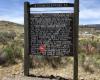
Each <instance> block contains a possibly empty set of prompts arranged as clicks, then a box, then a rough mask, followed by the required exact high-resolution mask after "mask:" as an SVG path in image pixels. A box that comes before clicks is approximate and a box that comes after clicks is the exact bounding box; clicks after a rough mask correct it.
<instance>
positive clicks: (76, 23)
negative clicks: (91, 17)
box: [74, 0, 79, 80]
mask: <svg viewBox="0 0 100 80" xmlns="http://www.w3.org/2000/svg"><path fill="white" fill-rule="evenodd" d="M78 26H79V0H75V1H74V37H75V40H74V80H78V30H79V29H78V28H79V27H78Z"/></svg>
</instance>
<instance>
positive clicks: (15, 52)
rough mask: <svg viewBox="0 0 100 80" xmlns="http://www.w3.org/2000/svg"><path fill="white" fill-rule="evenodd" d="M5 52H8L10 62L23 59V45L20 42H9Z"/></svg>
mask: <svg viewBox="0 0 100 80" xmlns="http://www.w3.org/2000/svg"><path fill="white" fill-rule="evenodd" d="M3 52H4V53H6V57H7V62H8V63H11V64H13V63H16V62H17V60H19V59H20V60H22V51H21V47H20V46H18V44H16V43H14V42H12V43H10V44H8V45H7V46H6V47H5V48H4V49H3Z"/></svg>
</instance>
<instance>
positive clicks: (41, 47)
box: [39, 44, 46, 54]
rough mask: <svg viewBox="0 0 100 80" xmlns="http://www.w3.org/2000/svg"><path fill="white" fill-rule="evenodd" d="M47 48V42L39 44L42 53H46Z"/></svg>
mask: <svg viewBox="0 0 100 80" xmlns="http://www.w3.org/2000/svg"><path fill="white" fill-rule="evenodd" d="M45 50H46V46H45V44H41V45H40V46H39V52H40V53H42V54H44V52H45Z"/></svg>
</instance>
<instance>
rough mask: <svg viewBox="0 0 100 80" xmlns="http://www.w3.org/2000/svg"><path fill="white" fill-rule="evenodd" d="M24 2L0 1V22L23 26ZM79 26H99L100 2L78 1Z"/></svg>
mask: <svg viewBox="0 0 100 80" xmlns="http://www.w3.org/2000/svg"><path fill="white" fill-rule="evenodd" d="M27 1H29V2H31V3H51V2H52V3H63V2H73V0H27ZM24 2H25V0H0V20H6V21H12V22H16V23H21V24H23V23H24V22H23V21H24V20H23V19H24V16H23V14H24V13H23V12H24V9H23V3H24ZM34 10H36V9H34ZM38 10H39V11H43V10H45V9H38ZM46 10H47V9H46ZM57 10H59V11H60V12H63V11H62V10H66V9H65V8H62V9H57ZM48 11H49V9H48ZM53 12H54V11H53ZM80 24H100V0H80Z"/></svg>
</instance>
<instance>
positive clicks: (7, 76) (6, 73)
mask: <svg viewBox="0 0 100 80" xmlns="http://www.w3.org/2000/svg"><path fill="white" fill-rule="evenodd" d="M30 74H35V75H37V76H40V77H33V76H29V77H27V76H24V75H23V67H22V63H20V64H18V65H13V66H9V67H0V80H67V79H65V78H68V79H69V80H72V79H70V78H72V76H73V66H72V65H67V66H66V68H59V69H57V70H54V69H51V68H49V67H45V68H37V69H30ZM41 75H42V76H41ZM51 75H52V76H51ZM43 76H47V77H44V78H41V77H43ZM48 76H49V77H48ZM54 76H57V77H54ZM59 76H61V77H59ZM62 77H63V78H62ZM79 80H100V70H95V72H94V73H92V74H91V73H89V72H85V71H84V70H83V68H82V67H79Z"/></svg>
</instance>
